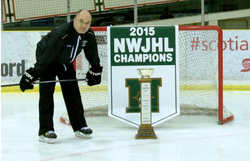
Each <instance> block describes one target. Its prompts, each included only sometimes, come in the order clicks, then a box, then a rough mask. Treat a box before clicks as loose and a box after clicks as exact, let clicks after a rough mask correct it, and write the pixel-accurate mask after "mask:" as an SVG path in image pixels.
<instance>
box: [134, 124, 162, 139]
mask: <svg viewBox="0 0 250 161" xmlns="http://www.w3.org/2000/svg"><path fill="white" fill-rule="evenodd" d="M135 139H157V135H156V134H155V131H154V128H153V126H152V125H151V124H142V125H141V126H140V127H139V130H138V134H136V135H135Z"/></svg>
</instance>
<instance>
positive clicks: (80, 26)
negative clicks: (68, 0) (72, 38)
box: [73, 10, 92, 34]
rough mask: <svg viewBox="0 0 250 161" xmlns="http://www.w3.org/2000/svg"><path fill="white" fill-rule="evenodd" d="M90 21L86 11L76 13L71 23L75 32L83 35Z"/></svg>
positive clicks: (90, 18) (89, 15)
mask: <svg viewBox="0 0 250 161" xmlns="http://www.w3.org/2000/svg"><path fill="white" fill-rule="evenodd" d="M91 20H92V16H91V14H90V13H89V12H88V11H86V10H81V11H78V12H77V14H76V16H75V18H74V21H73V24H74V28H75V30H76V32H78V33H79V34H85V33H86V32H87V31H88V29H89V27H90V24H91Z"/></svg>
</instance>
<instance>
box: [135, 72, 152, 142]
mask: <svg viewBox="0 0 250 161" xmlns="http://www.w3.org/2000/svg"><path fill="white" fill-rule="evenodd" d="M137 72H138V74H139V75H140V76H141V78H140V80H139V82H140V86H141V91H140V92H141V98H140V101H139V108H140V109H141V125H140V127H139V130H138V134H136V135H135V138H136V139H157V136H156V134H155V132H154V128H153V126H152V112H151V106H152V104H151V78H150V76H151V75H152V74H153V72H154V69H152V68H142V69H137Z"/></svg>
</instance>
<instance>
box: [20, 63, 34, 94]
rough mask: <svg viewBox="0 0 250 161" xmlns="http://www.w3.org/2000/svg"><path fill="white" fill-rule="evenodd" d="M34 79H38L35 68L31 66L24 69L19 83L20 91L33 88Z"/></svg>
mask: <svg viewBox="0 0 250 161" xmlns="http://www.w3.org/2000/svg"><path fill="white" fill-rule="evenodd" d="M36 80H38V76H37V73H36V71H35V69H34V68H32V67H31V68H29V69H28V70H26V72H25V73H24V75H23V76H22V78H21V80H20V83H19V84H20V89H21V91H23V92H24V91H25V90H26V89H33V88H34V86H33V84H32V83H33V82H34V81H36Z"/></svg>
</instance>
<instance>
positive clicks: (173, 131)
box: [1, 92, 250, 161]
mask: <svg viewBox="0 0 250 161" xmlns="http://www.w3.org/2000/svg"><path fill="white" fill-rule="evenodd" d="M224 105H225V106H226V107H227V108H228V109H229V110H230V111H231V112H232V113H233V114H234V116H235V119H234V120H233V121H231V122H229V123H226V124H224V125H218V123H217V117H215V116H185V115H181V116H178V117H175V118H173V119H171V120H169V121H167V122H164V123H162V124H160V125H158V126H156V127H155V128H154V130H155V133H156V134H157V136H158V139H155V140H154V139H152V140H150V139H145V140H136V139H135V134H136V133H137V128H135V127H132V126H130V125H128V124H126V123H123V122H120V121H118V120H115V119H113V118H110V117H108V116H102V117H87V118H86V119H87V122H88V125H89V126H90V127H91V128H92V129H93V131H94V133H93V138H92V139H90V140H84V139H80V138H76V137H75V136H74V133H73V131H72V129H71V126H68V125H65V124H62V123H61V122H60V120H59V117H60V116H61V114H62V113H63V112H65V111H66V109H65V105H64V102H63V99H62V96H61V93H56V94H55V114H54V126H55V130H56V133H57V135H58V139H57V140H56V142H55V143H54V144H46V143H42V142H39V141H38V136H37V133H38V93H14V94H10V93H8V94H1V161H249V160H250V92H224Z"/></svg>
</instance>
